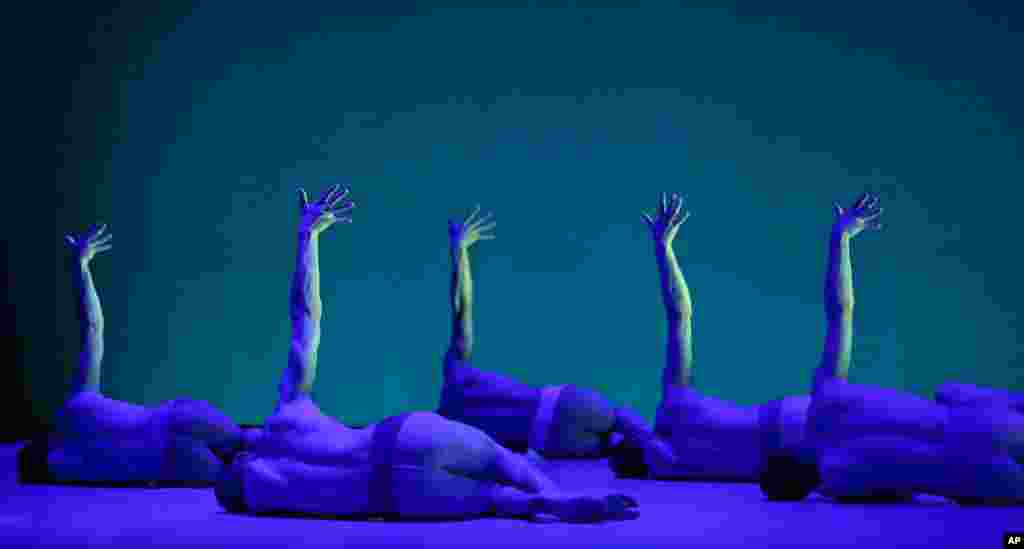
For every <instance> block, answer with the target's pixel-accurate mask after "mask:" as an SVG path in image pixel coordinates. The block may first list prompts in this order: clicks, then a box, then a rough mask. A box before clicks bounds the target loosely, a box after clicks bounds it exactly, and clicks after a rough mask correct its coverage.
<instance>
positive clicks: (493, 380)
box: [438, 365, 541, 447]
mask: <svg viewBox="0 0 1024 549" xmlns="http://www.w3.org/2000/svg"><path fill="white" fill-rule="evenodd" d="M540 395H541V390H540V389H538V388H536V387H531V386H529V385H525V384H522V383H519V382H517V381H515V380H513V379H511V378H508V377H505V376H501V375H497V374H493V373H489V372H481V371H479V370H477V369H475V368H472V367H470V366H467V365H459V366H457V367H454V368H451V371H450V373H449V375H447V376H446V377H445V380H444V386H443V387H442V389H441V405H440V407H439V409H438V413H439V414H441V415H443V416H444V417H447V418H449V419H452V420H455V421H460V422H463V423H466V424H468V425H472V426H474V427H476V428H478V429H481V430H482V431H484V432H486V433H487V434H489V435H491V436H492V437H494V438H495V439H496V440H498V442H500V443H502V444H504V445H506V446H511V447H516V446H523V447H525V446H526V445H527V444H528V443H529V433H530V429H531V427H532V424H533V419H534V416H535V415H536V413H537V405H538V403H539V402H540Z"/></svg>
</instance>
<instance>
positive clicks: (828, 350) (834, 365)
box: [814, 229, 853, 387]
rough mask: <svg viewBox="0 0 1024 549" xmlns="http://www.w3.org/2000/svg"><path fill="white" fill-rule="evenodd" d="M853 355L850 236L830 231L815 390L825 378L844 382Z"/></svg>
mask: <svg viewBox="0 0 1024 549" xmlns="http://www.w3.org/2000/svg"><path fill="white" fill-rule="evenodd" d="M852 352H853V266H852V263H851V261H850V236H849V235H848V234H846V233H844V232H842V231H837V230H835V229H833V231H832V233H831V235H830V236H829V246H828V266H827V268H826V272H825V348H824V350H823V352H822V356H821V364H820V365H819V366H818V370H817V372H815V376H814V386H815V387H818V385H819V384H821V383H822V382H823V381H825V380H827V379H839V380H845V379H846V376H847V374H848V372H849V370H850V358H851V356H852Z"/></svg>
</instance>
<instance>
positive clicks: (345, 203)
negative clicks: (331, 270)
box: [279, 185, 355, 403]
mask: <svg viewBox="0 0 1024 549" xmlns="http://www.w3.org/2000/svg"><path fill="white" fill-rule="evenodd" d="M346 196H348V189H344V190H342V189H341V186H340V185H335V186H333V187H331V188H330V189H329V190H328V191H327V192H326V193H325V194H324V195H323V197H321V198H320V200H317V201H316V202H313V203H310V202H309V198H308V197H307V196H306V191H304V190H302V189H299V212H300V215H301V220H300V221H299V245H298V254H297V257H296V260H295V275H294V276H293V277H292V288H291V321H292V340H291V346H290V349H289V351H288V367H287V368H286V369H285V371H284V375H283V376H282V379H281V385H280V387H279V391H280V403H286V402H290V401H292V400H295V399H297V398H300V397H303V396H308V395H309V394H310V392H311V391H312V390H313V380H314V379H315V378H316V353H317V348H318V347H319V346H320V315H321V305H320V265H319V257H318V256H319V244H320V233H322V232H323V231H325V230H327V228H328V227H330V226H331V225H333V224H335V223H337V222H342V223H351V222H352V218H351V217H350V216H349V215H348V214H349V212H351V211H352V208H354V207H355V204H353V203H352V202H351V201H349V200H346V199H345V197H346Z"/></svg>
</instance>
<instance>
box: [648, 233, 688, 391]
mask: <svg viewBox="0 0 1024 549" xmlns="http://www.w3.org/2000/svg"><path fill="white" fill-rule="evenodd" d="M655 255H656V257H657V259H658V272H659V273H660V275H661V297H662V302H663V303H664V305H665V316H666V318H667V320H668V344H667V348H666V353H665V370H664V372H663V373H662V380H661V384H662V387H663V388H665V389H667V388H669V387H672V386H681V387H682V386H687V385H689V384H690V367H691V365H692V363H693V352H692V351H693V349H692V346H691V339H690V336H691V333H692V329H693V326H692V321H691V318H692V314H693V305H692V303H691V301H690V289H689V287H687V285H686V279H685V278H684V277H683V271H682V269H680V268H679V261H678V260H677V259H676V255H675V252H674V251H673V249H672V243H671V242H658V243H657V244H655Z"/></svg>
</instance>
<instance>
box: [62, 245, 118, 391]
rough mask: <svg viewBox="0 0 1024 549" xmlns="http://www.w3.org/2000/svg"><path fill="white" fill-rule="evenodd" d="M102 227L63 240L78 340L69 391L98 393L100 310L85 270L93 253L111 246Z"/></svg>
mask: <svg viewBox="0 0 1024 549" xmlns="http://www.w3.org/2000/svg"><path fill="white" fill-rule="evenodd" d="M106 230H107V227H106V225H100V226H96V225H94V226H93V227H92V228H91V229H89V230H88V231H87V232H85V233H82V234H81V235H78V236H72V235H67V236H65V237H64V241H65V242H66V243H67V244H68V246H69V247H70V248H71V250H72V256H71V266H72V268H71V271H72V277H73V279H72V280H73V285H74V288H75V293H76V294H77V296H76V297H77V299H76V305H77V309H78V322H79V330H80V335H81V338H82V350H81V352H80V354H79V357H78V368H77V369H76V370H75V372H74V375H73V377H72V381H71V392H72V394H76V393H79V392H82V391H95V392H99V390H100V364H101V363H102V362H103V308H102V307H101V306H100V296H99V295H98V294H97V293H96V285H95V284H94V283H93V280H92V270H91V269H90V268H89V265H90V263H91V262H92V259H93V258H94V257H96V254H99V253H102V252H105V251H107V250H109V249H111V248H112V247H113V244H111V243H110V241H111V239H112V238H113V235H110V234H107V235H104V232H105V231H106Z"/></svg>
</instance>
